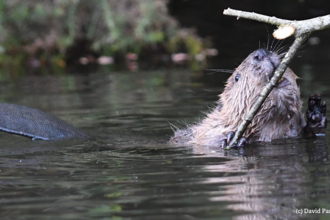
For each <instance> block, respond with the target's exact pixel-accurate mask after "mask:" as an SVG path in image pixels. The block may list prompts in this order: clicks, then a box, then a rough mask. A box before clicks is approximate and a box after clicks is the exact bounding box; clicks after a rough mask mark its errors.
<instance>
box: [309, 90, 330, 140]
mask: <svg viewBox="0 0 330 220" xmlns="http://www.w3.org/2000/svg"><path fill="white" fill-rule="evenodd" d="M326 111H327V105H326V102H325V101H323V102H322V104H321V95H320V94H318V95H317V96H315V95H314V94H312V95H311V96H310V97H309V99H308V109H307V111H306V117H307V125H306V127H305V128H304V131H305V133H306V134H310V135H312V136H324V133H325V130H326V128H327V123H328V121H327V118H326V115H325V114H326Z"/></svg>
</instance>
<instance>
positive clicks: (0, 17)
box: [0, 0, 211, 70]
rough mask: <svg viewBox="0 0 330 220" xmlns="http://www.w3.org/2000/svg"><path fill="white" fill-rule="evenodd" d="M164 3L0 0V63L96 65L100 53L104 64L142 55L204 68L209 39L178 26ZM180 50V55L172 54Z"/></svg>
mask: <svg viewBox="0 0 330 220" xmlns="http://www.w3.org/2000/svg"><path fill="white" fill-rule="evenodd" d="M166 4H167V1H165V0H143V1H141V0H120V1H118V0H98V1H90V0H33V1H32V0H26V1H22V0H2V1H0V67H5V68H6V69H8V68H9V69H12V68H13V67H17V66H21V67H40V66H56V68H65V67H67V66H69V65H76V64H79V65H80V64H84V65H85V64H93V63H97V61H99V60H97V59H98V58H100V57H102V58H103V59H102V60H100V62H104V63H106V64H110V63H112V62H113V59H114V60H116V61H118V62H117V63H125V62H126V61H127V59H132V60H133V62H134V60H136V59H138V58H139V61H140V59H142V60H145V61H148V62H145V63H146V65H145V67H146V68H157V67H159V66H162V65H168V63H170V60H173V59H175V58H178V59H179V60H178V62H181V61H186V60H190V61H192V62H189V64H187V65H188V66H190V67H191V68H192V69H200V68H201V67H202V66H203V62H204V60H205V59H204V57H203V56H205V53H206V52H205V49H206V48H209V47H210V46H211V45H210V41H209V40H205V39H204V40H203V39H201V38H200V37H198V36H197V35H196V34H195V32H194V30H193V29H189V28H186V29H180V27H179V25H178V23H177V22H176V20H175V19H173V18H172V17H171V16H170V15H168V11H167V6H166ZM176 53H182V54H181V56H177V57H173V54H176ZM133 55H135V56H133ZM137 57H138V58H137ZM82 58H84V59H82ZM150 60H151V61H153V62H151V64H150ZM115 63H116V62H115ZM141 66H143V64H142V65H141ZM133 70H134V68H133Z"/></svg>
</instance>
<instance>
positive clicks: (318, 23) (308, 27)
mask: <svg viewBox="0 0 330 220" xmlns="http://www.w3.org/2000/svg"><path fill="white" fill-rule="evenodd" d="M223 13H224V14H225V15H230V16H237V19H239V18H246V19H252V20H257V21H260V22H265V23H269V24H273V25H277V26H279V29H278V30H277V32H280V33H279V34H275V37H277V36H281V37H280V39H284V38H286V37H288V36H290V35H291V34H293V33H295V38H296V39H295V41H294V42H293V44H292V45H291V47H290V49H289V51H288V52H287V54H286V55H285V57H284V59H283V60H282V62H281V63H280V65H279V66H278V67H277V68H276V70H275V73H274V75H273V77H272V78H271V80H270V82H269V83H267V85H266V86H265V88H263V90H262V92H261V93H260V95H259V97H258V100H257V101H256V103H254V105H253V106H252V108H251V109H250V111H249V113H248V115H247V117H246V119H245V120H244V121H243V122H242V123H241V124H240V126H239V127H238V128H237V131H236V133H235V136H234V138H233V140H232V141H231V142H230V144H229V147H228V148H231V147H233V146H235V145H236V144H237V142H238V140H239V139H240V138H241V137H242V135H243V134H244V132H245V130H246V128H247V127H248V125H249V124H250V123H251V122H252V120H253V118H254V116H255V115H256V114H257V112H258V110H259V109H260V107H261V106H262V104H263V103H264V101H265V100H266V98H267V96H268V95H269V94H270V92H271V91H272V90H273V88H274V87H275V85H276V82H277V81H278V80H279V79H281V78H282V76H283V74H284V72H285V70H286V68H287V66H288V64H289V63H290V61H291V60H292V58H293V57H294V55H295V54H296V52H297V50H298V49H299V47H300V46H301V45H302V44H303V43H304V42H305V41H306V40H307V39H308V37H309V36H310V34H311V33H313V32H314V31H318V30H323V29H327V28H330V15H326V16H323V17H318V18H313V19H309V20H304V21H290V20H284V19H279V18H276V17H269V16H266V15H261V14H256V13H253V12H252V13H250V12H244V11H238V10H233V9H230V8H228V9H227V10H224V12H223ZM283 27H290V28H289V29H290V31H289V32H290V33H284V34H283V32H286V30H287V28H283Z"/></svg>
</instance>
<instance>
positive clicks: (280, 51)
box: [274, 45, 290, 54]
mask: <svg viewBox="0 0 330 220" xmlns="http://www.w3.org/2000/svg"><path fill="white" fill-rule="evenodd" d="M289 47H290V45H284V46H283V47H280V48H278V49H277V50H276V51H274V52H275V53H277V54H279V53H282V52H283V51H285V50H287V49H288V48H289Z"/></svg>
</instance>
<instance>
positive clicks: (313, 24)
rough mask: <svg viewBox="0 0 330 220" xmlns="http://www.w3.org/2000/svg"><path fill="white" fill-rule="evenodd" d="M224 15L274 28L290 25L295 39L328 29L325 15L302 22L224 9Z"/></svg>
mask: <svg viewBox="0 0 330 220" xmlns="http://www.w3.org/2000/svg"><path fill="white" fill-rule="evenodd" d="M223 14H224V15H229V16H235V17H237V19H239V18H245V19H251V20H256V21H260V22H264V23H268V24H273V25H276V26H283V25H290V26H292V27H294V28H295V29H296V32H295V35H296V37H297V36H299V35H301V34H303V33H311V32H314V31H319V30H324V29H327V28H330V15H325V16H322V17H317V18H312V19H308V20H302V21H291V20H285V19H280V18H276V17H269V16H266V15H261V14H257V13H254V12H245V11H239V10H234V9H230V8H228V9H226V10H224V11H223Z"/></svg>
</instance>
